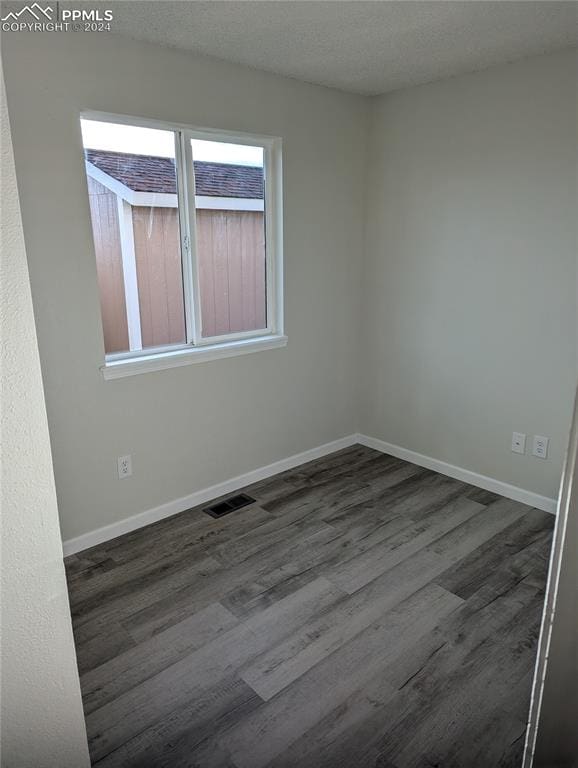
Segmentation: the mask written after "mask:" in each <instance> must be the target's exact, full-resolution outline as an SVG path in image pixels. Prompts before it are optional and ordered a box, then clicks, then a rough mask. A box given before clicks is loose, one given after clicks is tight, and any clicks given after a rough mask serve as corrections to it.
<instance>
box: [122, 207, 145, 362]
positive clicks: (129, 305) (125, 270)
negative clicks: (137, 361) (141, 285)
mask: <svg viewBox="0 0 578 768" xmlns="http://www.w3.org/2000/svg"><path fill="white" fill-rule="evenodd" d="M116 201H117V204H118V225H119V229H120V252H121V256H122V274H123V278H124V300H125V304H126V322H127V326H128V345H129V349H130V351H131V352H134V351H135V350H141V349H142V334H141V325H140V302H139V293H138V277H137V270H136V255H135V249H134V230H133V220H132V207H131V205H130V203H127V201H126V200H123V199H122V198H121V197H118V196H117V198H116Z"/></svg>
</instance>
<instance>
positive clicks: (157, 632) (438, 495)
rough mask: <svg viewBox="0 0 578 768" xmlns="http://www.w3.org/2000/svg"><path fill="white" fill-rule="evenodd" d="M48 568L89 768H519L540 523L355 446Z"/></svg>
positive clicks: (540, 558) (534, 631) (542, 565)
mask: <svg viewBox="0 0 578 768" xmlns="http://www.w3.org/2000/svg"><path fill="white" fill-rule="evenodd" d="M245 490H246V492H247V493H249V494H251V495H252V496H254V497H255V498H256V500H257V503H256V504H254V505H252V506H248V507H245V508H243V509H241V510H239V511H237V512H233V513H231V514H229V515H227V516H226V517H224V518H221V519H217V520H216V519H213V518H211V517H209V516H208V515H206V514H204V513H203V511H202V510H201V509H192V510H189V511H187V512H183V513H182V514H180V515H177V516H175V517H172V518H170V519H167V520H164V521H162V522H160V523H157V524H155V525H152V526H149V527H148V528H145V529H141V530H139V531H136V532H134V533H130V534H127V535H126V536H122V537H121V538H118V539H115V540H114V541H110V542H108V543H106V544H103V545H101V546H99V547H95V548H93V549H91V550H88V551H85V552H82V553H80V554H79V555H74V556H72V557H69V558H67V560H66V569H67V576H68V582H69V590H70V601H71V609H72V616H73V625H74V633H75V639H76V646H77V654H78V664H79V668H80V672H81V686H82V695H83V701H84V708H85V714H86V724H87V730H88V737H89V745H90V751H91V756H92V761H93V765H96V766H98V768H105V767H106V768H112V767H113V766H114V767H115V768H117V767H120V766H122V768H127V767H130V766H139V767H144V766H165V767H166V768H193V767H195V768H264V767H265V766H270V767H271V768H289V767H290V766H291V767H295V768H297V767H299V768H369V767H370V766H371V768H477V767H478V766H479V767H480V768H493V767H494V766H495V767H496V768H498V767H500V768H506V767H507V766H510V767H513V766H519V765H520V764H521V756H522V750H523V745H524V733H525V723H526V716H527V711H528V707H529V698H530V687H531V681H532V673H533V666H534V658H535V652H536V645H537V638H538V632H539V627H540V619H541V610H542V601H543V595H544V588H545V582H546V572H547V566H548V557H549V551H550V544H551V536H552V528H553V522H554V518H553V516H551V515H548V514H546V513H544V512H540V511H537V510H535V509H532V508H530V507H526V506H524V505H522V504H519V503H517V502H514V501H510V500H508V499H504V498H501V497H499V496H496V495H494V494H492V493H488V492H486V491H481V490H479V489H477V488H474V487H472V486H469V485H466V484H465V483H461V482H458V481H456V480H452V479H450V478H447V477H444V476H441V475H438V474H436V473H434V472H431V471H428V470H424V469H422V468H420V467H417V466H415V465H413V464H409V463H407V462H405V461H401V460H398V459H395V458H393V457H390V456H385V455H383V454H380V453H377V452H376V451H372V450H370V449H368V448H363V447H360V446H354V447H352V448H348V449H346V450H344V451H340V452H339V453H335V454H333V455H331V456H328V457H326V458H323V459H320V460H318V461H314V462H311V463H309V464H306V465H303V466H301V467H298V468H297V469H295V470H292V471H289V472H285V473H283V474H281V475H278V476H276V477H274V478H272V479H270V480H266V481H263V482H262V483H259V484H257V485H254V486H251V487H249V488H247V489H245Z"/></svg>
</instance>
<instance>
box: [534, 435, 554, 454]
mask: <svg viewBox="0 0 578 768" xmlns="http://www.w3.org/2000/svg"><path fill="white" fill-rule="evenodd" d="M549 442H550V438H548V437H544V435H534V442H533V443H532V456H537V457H538V458H539V459H547V458H548V443H549Z"/></svg>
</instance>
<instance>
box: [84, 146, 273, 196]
mask: <svg viewBox="0 0 578 768" xmlns="http://www.w3.org/2000/svg"><path fill="white" fill-rule="evenodd" d="M85 152H86V159H87V161H88V162H89V163H92V164H93V165H95V166H96V167H97V168H99V169H100V170H101V171H103V172H104V173H106V174H108V175H109V176H112V177H113V178H114V179H117V180H118V181H120V182H121V183H122V184H124V185H125V186H127V187H128V188H129V189H132V190H133V191H135V192H161V193H165V194H176V191H177V187H176V175H175V161H174V160H173V158H171V157H153V156H151V155H133V154H129V153H128V152H108V151H106V150H101V149H87V150H85ZM193 165H194V169H195V186H196V190H195V191H196V194H197V195H206V196H208V197H241V198H252V199H263V169H262V168H260V167H255V166H248V165H228V164H226V163H206V162H203V161H198V160H195V161H194V163H193Z"/></svg>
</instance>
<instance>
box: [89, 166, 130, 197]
mask: <svg viewBox="0 0 578 768" xmlns="http://www.w3.org/2000/svg"><path fill="white" fill-rule="evenodd" d="M84 166H85V168H86V175H87V176H90V178H92V179H94V180H95V181H98V183H99V184H102V186H103V187H106V188H107V189H110V191H111V192H114V194H115V195H118V197H122V199H123V200H126V201H127V203H130V201H131V199H132V196H133V195H134V192H133V190H132V189H129V188H128V187H127V186H126V185H125V184H123V183H122V181H119V180H118V179H115V178H114V177H113V176H109V175H108V173H105V172H104V171H101V170H100V168H97V167H96V165H93V164H92V163H89V162H88V160H85V162H84Z"/></svg>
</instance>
